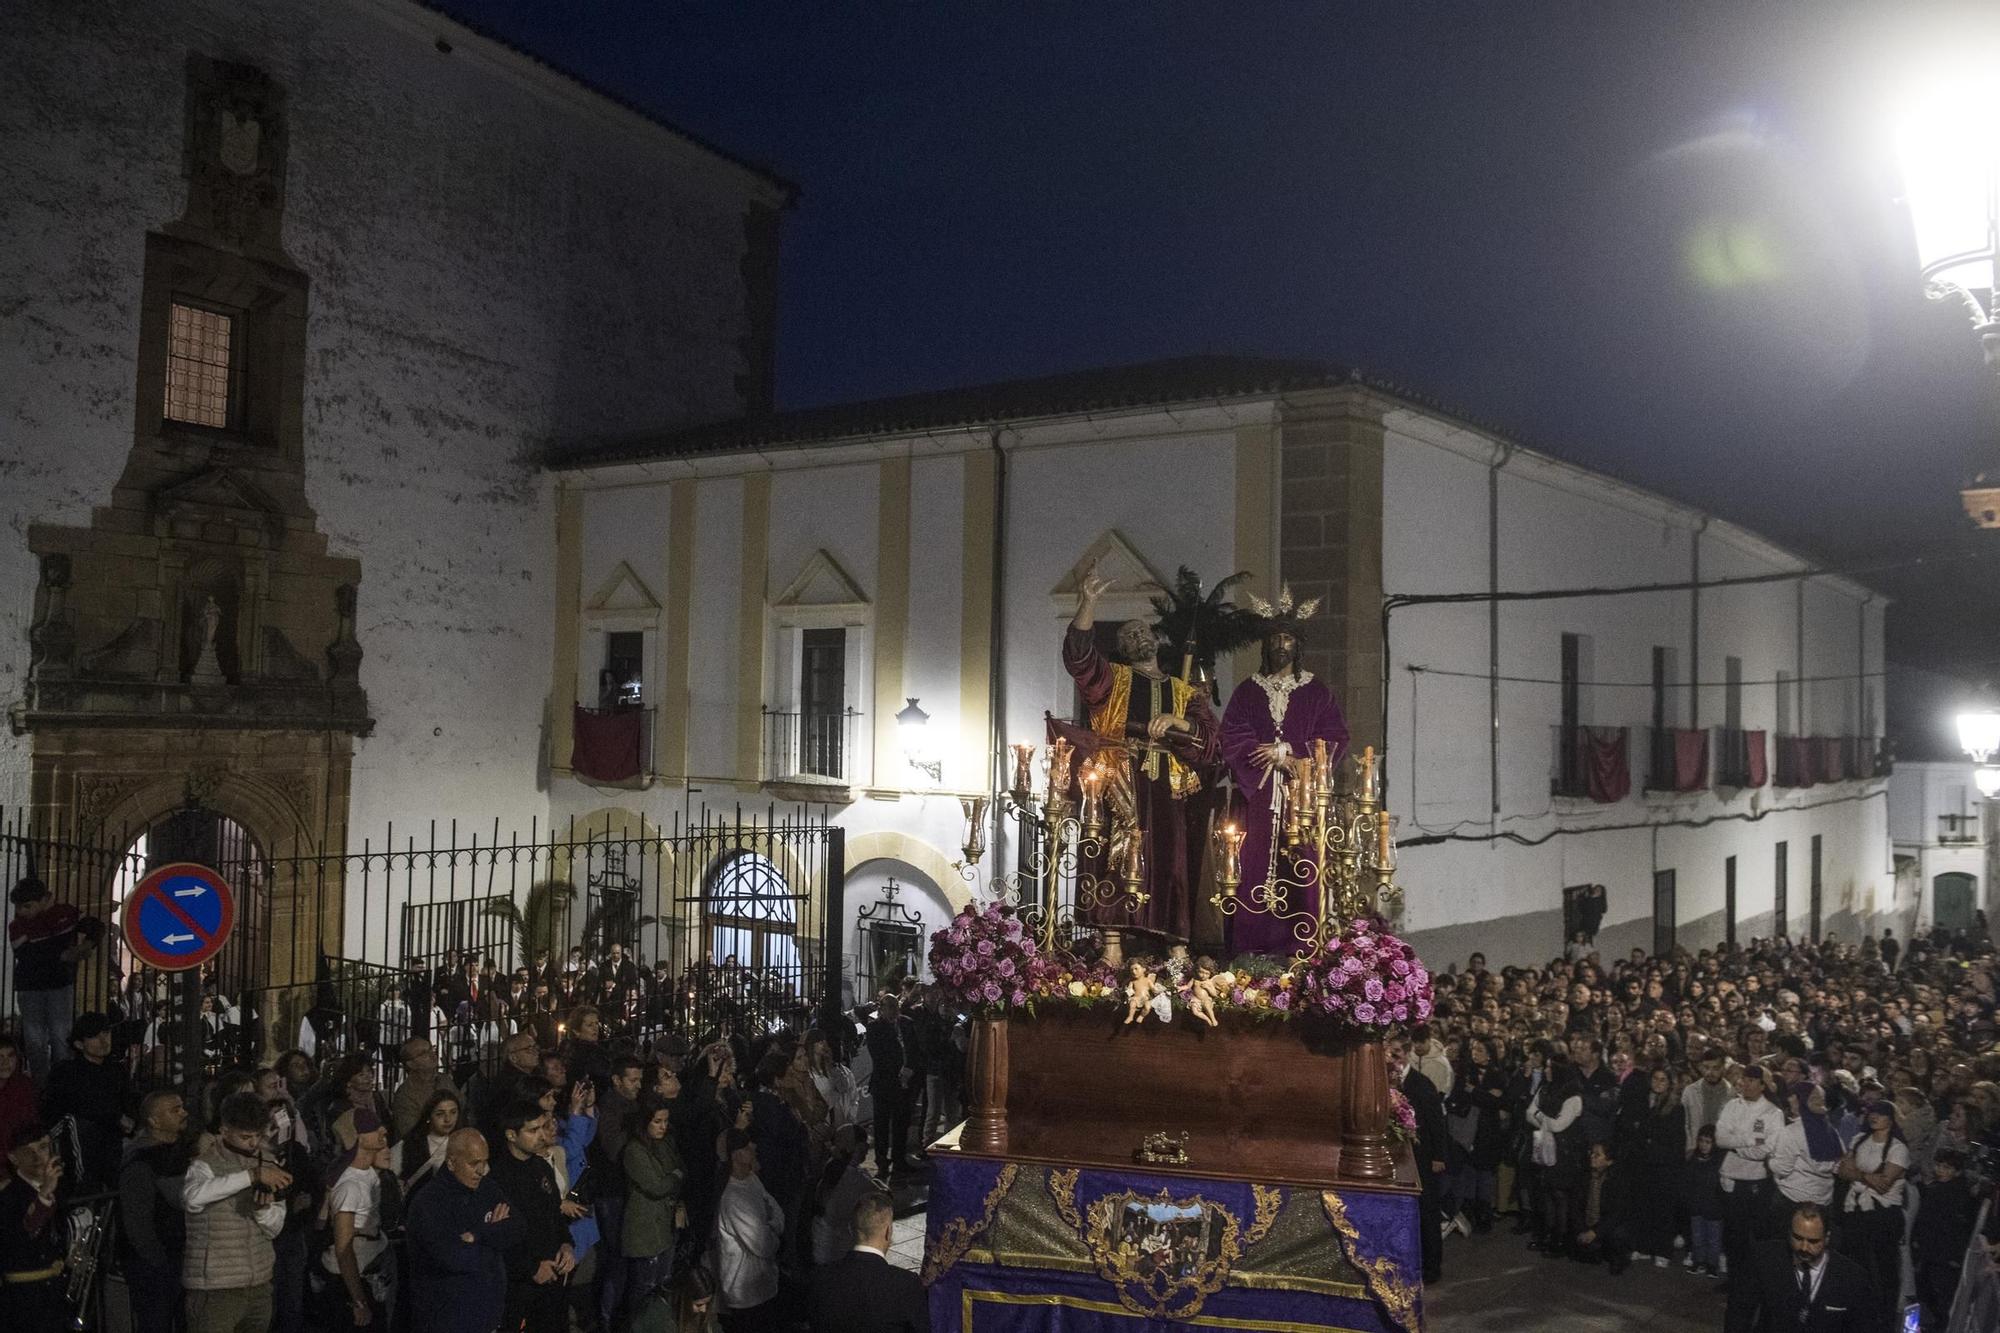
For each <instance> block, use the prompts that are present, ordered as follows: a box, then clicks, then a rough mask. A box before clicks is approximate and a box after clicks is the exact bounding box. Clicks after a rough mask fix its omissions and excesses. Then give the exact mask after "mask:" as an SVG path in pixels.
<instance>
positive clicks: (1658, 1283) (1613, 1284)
mask: <svg viewBox="0 0 2000 1333" xmlns="http://www.w3.org/2000/svg"><path fill="white" fill-rule="evenodd" d="M1510 1231H1511V1228H1509V1227H1506V1226H1501V1227H1498V1228H1496V1229H1495V1230H1494V1231H1493V1233H1492V1234H1490V1235H1486V1236H1475V1237H1473V1238H1471V1239H1460V1238H1458V1237H1456V1236H1454V1237H1453V1238H1452V1239H1451V1240H1449V1241H1447V1242H1446V1243H1445V1260H1444V1272H1445V1280H1444V1282H1443V1283H1441V1284H1440V1285H1438V1286H1436V1287H1433V1288H1432V1289H1431V1290H1430V1291H1429V1292H1427V1293H1426V1294H1425V1311H1426V1313H1427V1314H1428V1316H1429V1318H1428V1320H1427V1321H1426V1323H1427V1325H1428V1327H1429V1330H1430V1333H1473V1330H1505V1333H1535V1331H1536V1330H1541V1329H1548V1330H1556V1329H1560V1330H1562V1333H1593V1331H1595V1330H1603V1333H1611V1331H1612V1330H1619V1331H1620V1333H1625V1331H1627V1330H1634V1329H1645V1330H1647V1331H1648V1333H1715V1331H1716V1330H1718V1329H1720V1328H1721V1327H1722V1308H1723V1296H1722V1292H1721V1291H1720V1290H1719V1286H1718V1284H1717V1283H1716V1282H1715V1281H1714V1280H1713V1279H1711V1278H1705V1277H1695V1276H1693V1275H1692V1274H1689V1273H1687V1272H1685V1271H1683V1270H1682V1269H1681V1267H1680V1265H1679V1263H1675V1264H1674V1265H1673V1266H1672V1267H1670V1268H1666V1269H1657V1268H1654V1267H1653V1265H1652V1263H1651V1262H1650V1261H1645V1262H1641V1263H1637V1264H1634V1265H1632V1266H1631V1267H1630V1268H1628V1269H1626V1270H1625V1272H1624V1274H1623V1275H1621V1276H1619V1277H1612V1276H1611V1274H1610V1273H1608V1272H1606V1271H1605V1270H1604V1269H1603V1268H1602V1267H1601V1266H1600V1267H1591V1266H1586V1265H1583V1264H1578V1263H1575V1262H1573V1261H1571V1260H1568V1259H1544V1258H1543V1257H1542V1256H1541V1255H1539V1254H1536V1253H1534V1252H1532V1251H1530V1250H1529V1249H1528V1248H1527V1246H1526V1244H1525V1241H1526V1238H1525V1237H1522V1236H1515V1235H1512V1234H1509V1233H1510Z"/></svg>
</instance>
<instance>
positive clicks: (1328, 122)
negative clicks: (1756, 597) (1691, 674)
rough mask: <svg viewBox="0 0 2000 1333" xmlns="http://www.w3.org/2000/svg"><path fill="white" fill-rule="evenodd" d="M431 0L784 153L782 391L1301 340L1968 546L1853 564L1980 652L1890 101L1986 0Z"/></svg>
mask: <svg viewBox="0 0 2000 1333" xmlns="http://www.w3.org/2000/svg"><path fill="white" fill-rule="evenodd" d="M441 7H442V8H444V9H446V10H448V11H449V12H452V13H454V14H456V15H458V16H460V17H462V18H464V19H466V20H468V21H469V22H471V23H472V24H473V25H474V26H477V27H480V28H482V29H485V30H488V31H490V32H492V33H493V34H495V35H498V36H501V37H504V38H505V39H507V40H509V41H511V42H513V43H515V44H516V45H519V46H521V47H524V48H526V49H528V50H530V51H532V52H534V53H535V54H537V55H539V56H541V57H543V58H544V59H546V60H548V61H550V62H551V63H553V64H556V65H558V66H560V67H562V68H564V69H567V70H569V71H571V72H574V73H576V74H578V75H580V76H581V77H583V78H585V79H587V80H588V81H590V82H592V83H595V84H598V85H600V86H602V87H604V88H607V89H609V90H611V91H614V92H616V93H618V94H619V95H621V96H623V97H626V98H629V99H631V100H633V101H635V102H637V103H639V104H641V105H643V106H645V107H648V108H650V109H654V110H656V111H658V112H659V113H660V114H661V115H662V116H664V117H666V118H667V119H669V120H671V121H673V122H674V123H676V124H678V125H681V126H683V127H685V128H686V129H688V130H690V131H692V132H693V133H695V134H697V135H700V136H702V137H703V138H706V139H708V140H710V141H712V142H714V143H716V144H718V145H719V146H722V147H724V148H726V149H728V150H730V151H732V152H734V153H736V154H739V155H741V156H745V157H748V158H751V159H753V160H756V161H759V162H763V163H767V164H769V165H770V166H772V167H773V168H774V169H775V170H777V171H778V172H779V173H780V174H782V175H783V176H785V177H786V178H788V179H790V180H792V181H794V182H796V183H797V184H798V185H799V186H800V187H801V190H802V194H801V197H800V200H799V203H798V205H797V207H796V208H795V210H794V211H793V212H792V213H791V214H790V216H789V217H788V218H787V220H786V223H785V233H784V235H785V249H784V277H783V287H782V294H781V298H780V316H779V318H780V327H781V342H780V353H779V366H778V386H779V388H778V392H779V398H780V403H781V405H782V406H808V405H812V404H817V403H825V402H835V401H841V400H848V399H857V398H868V397H875V396H881V395H887V394H894V393H901V392H909V391H915V390H921V389H929V388H939V387H945V386H949V385H953V384H966V383H977V382H981V381H988V380H996V379H1007V378H1012V377H1016V376H1026V375H1035V374H1042V373H1048V372H1055V371H1062V370H1073V369H1080V368H1084V367H1088V366H1095V365H1106V364H1114V363H1118V362H1123V361H1136V360H1143V359H1147V358H1152V357H1160V356H1173V355H1181V354H1187V353H1194V352H1229V353H1243V354H1269V355H1284V356H1311V357H1323V358H1326V359H1329V360H1332V361H1336V362H1341V363H1346V364H1353V365H1358V366H1361V367H1364V368H1366V369H1369V370H1371V371H1373V372H1376V373H1378V374H1381V375H1383V376H1386V377H1389V378H1391V379H1394V380H1395V381H1397V382H1399V383H1402V384H1405V385H1407V386H1409V387H1410V388H1411V389H1413V390H1416V391H1419V392H1421V393H1424V394H1427V395H1429V396H1431V397H1433V398H1436V399H1438V400H1440V401H1442V402H1443V403H1446V404H1448V405H1450V406H1452V407H1454V408H1456V409H1458V410H1460V411H1461V412H1463V413H1464V414H1465V415H1467V416H1470V417H1473V418H1475V419H1477V420H1480V421H1484V422H1488V423H1491V424H1493V425H1495V426H1497V427H1499V428H1502V429H1504V430H1506V431H1508V432H1510V433H1512V434H1514V435H1516V436H1518V437H1519V438H1520V439H1522V440H1523V441H1524V442H1526V443H1528V444H1530V445H1532V446H1536V447H1540V448H1543V449H1545V450H1547V451H1549V452H1552V453H1556V454H1559V455H1563V456H1566V457H1569V458H1572V459H1575V460H1576V461H1578V462H1581V463H1585V464H1587V465H1590V466H1593V467H1598V468H1601V469H1603V470H1605V471H1608V472H1612V473H1615V474H1618V475H1621V476H1624V477H1627V478H1630V479H1631V480H1634V481H1637V482H1639V483H1641V484H1644V485H1647V486H1651V487H1654V488H1656V489H1658V490H1660V491H1662V492H1663V493H1665V494H1668V495H1671V496H1674V497H1676V498H1679V499H1683V500H1686V501H1689V502H1692V503H1694V504H1697V505H1701V506H1703V507H1705V508H1708V509H1710V510H1712V511H1713V512H1716V513H1718V514H1721V515H1723V516H1725V517H1729V518H1734V519H1737V520H1740V521H1743V522H1745V523H1748V524H1750V525H1752V526H1754V527H1756V528H1758V529H1760V530H1762V531H1765V532H1767V533H1769V534H1770V535H1772V536H1774V537H1776V538H1778V539H1780V540H1782V541H1786V542H1789V543H1791V544H1793V545H1795V546H1797V547H1799V548H1800V549H1802V550H1806V551H1809V552H1813V553H1817V554H1819V555H1821V556H1823V557H1824V558H1826V559H1828V560H1830V561H1834V562H1842V563H1869V564H1873V563H1876V562H1880V561H1887V560H1895V559H1901V558H1904V557H1905V556H1907V555H1909V554H1910V553H1913V552H1916V551H1920V550H1936V549H1938V548H1940V547H1946V548H1956V549H1958V550H1961V551H1962V550H1970V551H1972V552H1975V553H1982V554H1979V555H1977V556H1976V557H1975V558H1973V559H1971V560H1968V559H1966V558H1965V557H1964V556H1963V555H1959V556H1957V557H1956V558H1954V559H1951V560H1947V561H1945V562H1943V563H1930V564H1926V565H1923V566H1921V567H1914V568H1905V569H1901V570H1888V571H1884V572H1881V573H1877V574H1873V575H1871V576H1869V577H1868V579H1867V581H1868V582H1870V583H1871V584H1873V585H1874V586H1877V587H1880V588H1883V589H1884V590H1885V591H1889V592H1891V593H1892V594H1893V595H1895V596H1896V597H1897V598H1898V599H1899V605H1898V610H1897V612H1896V614H1894V615H1893V616H1892V622H1891V636H1892V645H1891V651H1892V653H1893V655H1894V656H1895V657H1896V658H1897V659H1898V660H1900V661H1910V662H1923V663H1935V664H1940V665H1943V664H1953V665H1956V666H1958V667H1959V668H1961V669H1968V670H1973V671H1988V672H1992V673H1993V674H1995V675H2000V592H1996V591H1995V589H1996V588H2000V578H1996V577H1995V575H1996V574H2000V559H1994V558H1992V557H1991V556H1990V555H1987V554H1984V553H1991V552H1996V551H2000V533H1990V534H1981V533H1977V532H1975V531H1974V530H1973V529H1971V528H1970V526H1969V524H1967V523H1966V522H1965V521H1964V520H1963V519H1962V518H1961V517H1960V513H1959V502H1958V495H1957V486H1958V484H1959V482H1960V481H1961V480H1962V479H1963V478H1964V477H1965V476H1967V475H1969V474H1970V473H1972V472H1973V471H1975V470H1978V469H1980V468H1982V467H1988V466H1992V467H1995V468H1996V469H2000V417H1996V411H1995V399H1996V395H1995V392H1994V381H1993V379H1992V378H1991V377H1990V375H1989V374H1988V372H1986V370H1985V368H1984V366H1983V364H1982V361H1981V358H1980V353H1979V348H1978V344H1977V341H1976V339H1974V338H1973V336H1972V334H1971V332H1970V327H1969V325H1968V324H1967V323H1966V322H1965V321H1964V318H1963V316H1962V315H1961V314H1959V313H1958V312H1957V311H1955V310H1953V309H1951V308H1949V307H1947V306H1944V305H1941V304H1934V303H1927V302H1926V301H1925V300H1924V299H1923V295H1922V292H1921V290H1920V287H1919V283H1918V280H1917V278H1916V261H1915V257H1914V249H1913V247H1912V243H1911V241H1910V239H1909V233H1908V223H1907V220H1906V218H1905V217H1904V215H1903V213H1902V211H1901V210H1900V208H1899V207H1898V205H1897V203H1896V201H1895V196H1896V193H1897V189H1898V182H1897V175H1896V167H1895V157H1894V154H1893V152H1892V151H1891V147H1890V138H1889V133H1888V127H1889V125H1890V123H1891V115H1892V112H1893V109H1894V107H1895V105H1896V104H1897V100H1898V96H1899V90H1900V89H1902V88H1904V87H1906V86H1908V84H1909V83H1910V81H1911V80H1913V79H1915V78H1917V77H1919V76H1920V75H1922V74H1923V72H1924V71H1925V70H1926V69H1927V68H1930V67H1931V65H1930V63H1929V57H1930V56H1933V55H1934V54H1935V53H1936V52H1938V51H1940V50H1948V51H1951V52H1954V53H1957V54H1963V53H1964V52H1966V51H1968V50H1973V49H1977V48H1978V43H1980V42H1984V43H1985V47H1984V49H1985V50H1986V51H1987V52H1989V53H1990V55H1991V56H1992V57H1993V58H1994V59H2000V6H1994V5H1987V6H1984V7H1982V8H1978V9H1959V10H1950V9H1944V8H1928V7H1924V6H1919V5H1915V4H1906V3H1896V2H1895V0H1883V2H1882V3H1877V4H1874V5H1865V6H1863V5H1848V6H1843V5H1838V4H1833V3H1827V2H1826V0H1814V2H1813V3H1804V2H1803V0H1800V2H1796V3H1776V2H1775V0H1767V2H1764V3H1755V2H1753V0H1732V2H1731V3H1718V4H1693V3H1666V2H1663V0H1647V2H1646V3H1623V4H1607V3H1603V2H1602V0H1598V2H1597V3H1575V4H1570V3H1542V2H1539V0H1537V2H1535V3H1525V2H1515V3H1506V4H1475V3H1470V0H1467V2H1466V3H1459V4H1453V5H1423V4H1407V3H1393V4H1392V3H1387V2H1386V0H1385V2H1383V3H1376V4H1330V3H1304V2H1303V0H1299V2H1296V3H1246V4H1224V3H1220V2H1219V0H1218V2H1217V3H1207V4H1167V3H1144V4H1141V3H1106V2H1102V0H1095V2H1093V3H1089V4H1084V3H1081V0H1079V2H1078V3H1068V4H1026V3H1006V4H1001V3H987V4H970V3H961V2H960V0H932V2H930V3H908V4H896V5H890V4H870V5H856V4H846V3H812V4H805V3H792V4H775V3H760V4H743V3H741V2H740V0H737V2H736V3H723V2H722V0H713V2H707V3H678V2H677V3H668V2H667V0H593V2H590V3H584V2H583V0H570V2H569V3H554V2H552V0H447V2H446V3H444V4H443V5H442V6H441ZM1579 572H1580V574H1581V573H1584V572H1586V571H1579Z"/></svg>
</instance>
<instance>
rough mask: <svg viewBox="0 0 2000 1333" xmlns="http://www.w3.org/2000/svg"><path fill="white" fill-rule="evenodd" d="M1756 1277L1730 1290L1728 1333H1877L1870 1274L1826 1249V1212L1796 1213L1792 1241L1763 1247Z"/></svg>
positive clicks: (1805, 1207)
mask: <svg viewBox="0 0 2000 1333" xmlns="http://www.w3.org/2000/svg"><path fill="white" fill-rule="evenodd" d="M1754 1253H1755V1255H1756V1261H1757V1262H1756V1271H1755V1272H1754V1273H1748V1274H1742V1275H1739V1276H1738V1277H1737V1280H1735V1281H1733V1282H1731V1283H1730V1284H1729V1313H1728V1315H1727V1317H1726V1319H1725V1322H1724V1324H1723V1327H1724V1329H1725V1330H1726V1333H1792V1330H1799V1331H1800V1333H1863V1330H1869V1333H1875V1331H1874V1330H1873V1329H1872V1328H1871V1327H1870V1323H1869V1321H1870V1318H1871V1316H1872V1315H1873V1313H1874V1312H1875V1310H1876V1301H1875V1293H1874V1289H1873V1286H1872V1284H1871V1283H1870V1282H1869V1280H1868V1274H1867V1272H1866V1271H1865V1270H1864V1269H1863V1268H1862V1267H1861V1266H1860V1265H1859V1264H1857V1263H1855V1262H1854V1261H1853V1260H1852V1259H1849V1258H1848V1257H1847V1256H1845V1255H1841V1254H1835V1253H1834V1252H1833V1251H1832V1250H1830V1249H1828V1248H1827V1244H1826V1210H1825V1209H1823V1208H1821V1207H1820V1206H1819V1205H1818V1204H1816V1203H1802V1204H1800V1205H1799V1206H1798V1207H1797V1208H1795V1209H1793V1210H1792V1220H1791V1237H1790V1239H1789V1240H1785V1241H1774V1242H1772V1243H1771V1244H1769V1245H1762V1246H1759V1247H1757V1249H1756V1250H1755V1251H1754Z"/></svg>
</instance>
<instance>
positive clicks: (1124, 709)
mask: <svg viewBox="0 0 2000 1333" xmlns="http://www.w3.org/2000/svg"><path fill="white" fill-rule="evenodd" d="M1110 589H1111V580H1109V579H1106V578H1101V577H1099V576H1098V574H1097V572H1096V570H1095V569H1094V568H1093V569H1091V570H1088V571H1086V572H1085V574H1084V577H1083V583H1082V586H1081V588H1080V590H1079V593H1078V596H1077V603H1076V615H1075V616H1074V617H1072V618H1071V620H1070V623H1069V632H1068V633H1067V634H1065V635H1064V636H1063V647H1062V661H1063V666H1064V668H1066V669H1067V670H1068V672H1069V674H1070V676H1071V677H1072V678H1074V679H1075V681H1076V685H1077V689H1078V691H1079V692H1080V693H1081V694H1082V695H1083V701H1084V703H1085V704H1086V705H1087V706H1088V707H1089V709H1090V727H1089V729H1088V731H1085V730H1083V729H1082V728H1072V727H1067V726H1065V725H1064V724H1061V723H1053V724H1052V729H1053V730H1057V731H1060V732H1061V733H1062V734H1063V735H1064V736H1065V737H1066V738H1067V739H1069V740H1070V741H1071V743H1072V744H1073V745H1074V746H1076V748H1077V757H1078V760H1079V762H1078V772H1079V773H1082V772H1084V770H1085V765H1086V763H1087V762H1093V761H1094V762H1095V763H1096V764H1097V765H1098V771H1100V772H1106V771H1107V770H1108V775H1109V781H1107V782H1106V783H1105V792H1106V795H1107V796H1108V797H1109V801H1108V804H1109V805H1110V806H1111V808H1112V811H1113V814H1114V821H1113V822H1114V826H1116V825H1117V824H1119V823H1120V822H1122V821H1121V820H1120V819H1118V818H1116V817H1117V816H1121V815H1122V816H1124V817H1125V818H1126V819H1129V821H1130V823H1129V826H1128V827H1126V828H1125V829H1124V830H1123V831H1122V833H1114V836H1113V838H1112V839H1111V841H1112V842H1113V843H1114V844H1115V845H1114V846H1112V847H1111V848H1110V849H1109V852H1108V854H1107V853H1106V852H1100V853H1099V854H1098V855H1096V856H1094V857H1091V858H1089V859H1090V860H1091V861H1093V862H1097V863H1098V864H1096V865H1093V866H1091V867H1089V868H1090V870H1091V872H1092V873H1095V874H1098V875H1100V876H1104V877H1112V876H1118V877H1122V878H1124V879H1126V880H1127V881H1128V882H1130V881H1131V880H1132V878H1133V875H1132V871H1133V870H1134V869H1135V868H1136V870H1137V876H1136V878H1137V882H1138V884H1139V885H1140V892H1141V893H1142V894H1143V895H1144V901H1143V902H1141V903H1140V904H1139V906H1138V909H1137V911H1136V912H1134V911H1128V910H1126V904H1124V903H1119V904H1115V905H1113V906H1112V907H1111V908H1109V909H1108V910H1099V911H1097V912H1096V913H1094V916H1095V919H1096V924H1099V925H1101V926H1105V927H1108V928H1118V927H1126V928H1132V929H1138V930H1148V931H1153V932H1155V933H1157V934H1160V935H1163V936H1165V937H1167V938H1168V939H1170V940H1175V939H1178V940H1185V939H1186V938H1187V937H1188V934H1189V926H1190V924H1191V922H1192V920H1193V913H1194V899H1195V894H1194V887H1195V879H1196V876H1197V874H1198V861H1199V857H1200V853H1201V840H1200V839H1199V838H1193V837H1190V836H1189V829H1188V825H1189V822H1190V821H1189V819H1188V815H1187V801H1188V798H1189V797H1190V796H1192V795H1194V793H1196V792H1197V791H1199V790H1200V789H1201V785H1202V779H1201V772H1202V771H1203V770H1204V769H1213V768H1214V767H1215V766H1216V764H1217V753H1216V734H1217V733H1216V725H1215V712H1214V710H1213V709H1211V708H1210V707H1209V703H1208V698H1207V696H1206V695H1205V694H1204V693H1203V692H1202V691H1201V690H1200V689H1199V688H1198V687H1196V686H1195V685H1194V684H1192V683H1190V682H1188V681H1185V680H1181V679H1179V678H1177V677H1174V676H1170V675H1168V674H1167V673H1166V672H1164V671H1162V670H1161V669H1160V665H1159V660H1158V659H1159V652H1160V640H1159V635H1158V634H1157V633H1156V632H1155V631H1154V629H1153V627H1152V626H1151V625H1150V624H1148V623H1147V622H1145V621H1143V620H1128V621H1126V622H1125V623H1124V624H1122V625H1120V626H1119V627H1118V656H1119V658H1120V659H1122V660H1120V661H1115V662H1114V661H1112V660H1111V659H1110V658H1108V657H1106V656H1105V654H1104V653H1103V651H1102V650H1100V649H1099V648H1098V646H1097V644H1096V642H1095V641H1094V640H1093V638H1092V636H1091V630H1092V628H1093V626H1095V624H1096V623H1097V615H1096V611H1097V602H1098V599H1099V598H1101V597H1103V596H1104V594H1105V593H1106V592H1108V591H1110ZM1127 793H1129V798H1128V797H1127ZM1128 800H1129V808H1128Z"/></svg>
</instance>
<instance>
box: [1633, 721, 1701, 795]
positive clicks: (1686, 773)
mask: <svg viewBox="0 0 2000 1333" xmlns="http://www.w3.org/2000/svg"><path fill="white" fill-rule="evenodd" d="M1707 786H1708V733H1707V732H1705V731H1699V730H1695V729H1692V728H1687V727H1649V728H1647V749H1646V790H1647V791H1683V792H1684V791H1701V790H1702V789H1704V788H1706V787H1707Z"/></svg>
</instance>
